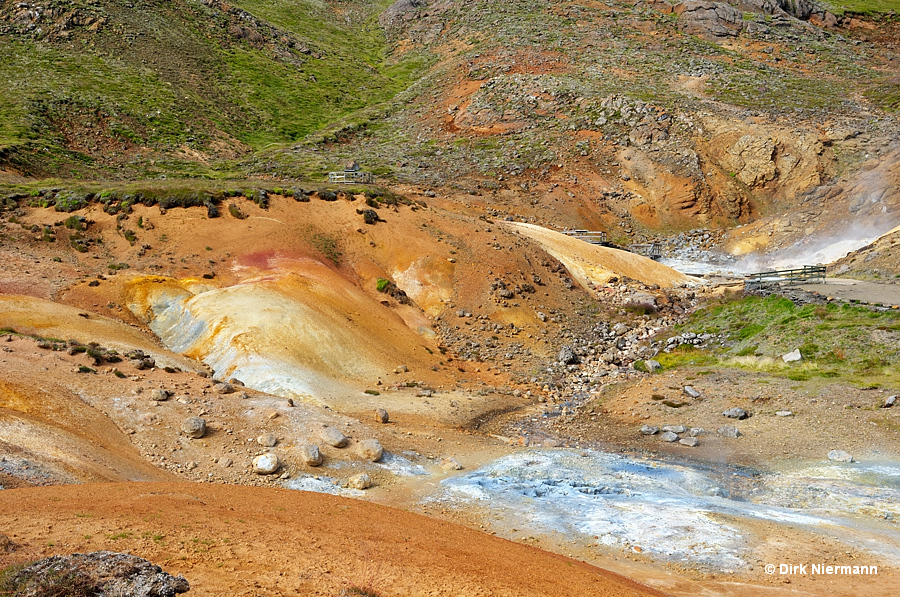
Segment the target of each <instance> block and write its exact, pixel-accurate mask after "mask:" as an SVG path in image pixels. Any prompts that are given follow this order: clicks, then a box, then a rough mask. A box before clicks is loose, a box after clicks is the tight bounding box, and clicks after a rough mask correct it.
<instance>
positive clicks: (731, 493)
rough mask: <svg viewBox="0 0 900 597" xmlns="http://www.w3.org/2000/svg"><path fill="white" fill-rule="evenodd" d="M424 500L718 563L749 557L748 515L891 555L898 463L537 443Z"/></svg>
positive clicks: (498, 525)
mask: <svg viewBox="0 0 900 597" xmlns="http://www.w3.org/2000/svg"><path fill="white" fill-rule="evenodd" d="M430 501H435V502H439V503H441V505H442V506H447V507H453V506H457V507H458V506H459V505H460V504H469V505H472V506H475V507H476V508H480V509H483V510H486V511H487V512H488V513H489V514H493V515H495V516H490V518H491V520H492V521H493V522H492V524H493V527H494V528H495V529H496V530H497V531H498V533H500V534H501V535H505V536H521V535H523V534H524V535H539V534H541V533H561V534H562V535H564V536H566V537H570V538H572V539H575V540H577V542H579V543H582V544H586V545H590V544H599V545H603V546H610V547H619V548H629V547H631V546H639V547H641V549H642V550H643V551H644V552H645V553H649V554H650V555H652V556H653V557H654V558H655V559H659V560H671V561H680V562H681V561H683V562H690V563H692V564H695V565H700V566H704V567H709V568H712V569H716V570H720V571H726V570H734V569H741V568H745V567H747V566H748V565H750V564H751V563H752V560H753V558H752V550H753V547H754V544H753V542H754V538H753V537H754V535H755V533H753V532H748V531H750V528H749V525H751V524H752V523H753V522H754V521H768V522H774V523H777V524H781V525H785V526H789V527H791V528H794V529H797V528H800V529H803V530H806V531H809V532H812V533H816V534H822V535H828V536H831V537H832V538H834V539H838V540H840V541H841V542H843V543H846V544H847V545H852V546H855V547H857V548H863V549H866V550H868V551H870V552H872V553H874V554H877V555H879V556H881V557H883V558H885V559H887V560H889V561H891V562H892V563H900V529H898V525H897V522H898V521H900V463H877V464H866V463H855V464H838V463H830V462H828V463H819V464H814V465H804V466H800V467H798V468H796V469H794V470H790V471H785V472H781V473H759V472H756V471H747V470H741V469H737V468H733V467H728V466H724V467H722V468H720V469H712V468H708V467H703V466H702V465H697V464H689V463H684V464H676V463H672V462H668V461H662V460H644V459H635V458H628V457H624V456H619V455H614V454H608V453H603V452H575V451H571V450H540V451H529V452H521V453H517V454H514V455H511V456H507V457H504V458H501V459H499V460H496V461H494V462H492V463H489V464H487V465H485V466H484V467H482V468H480V469H479V470H476V471H473V472H469V473H466V474H463V475H461V476H457V477H453V478H450V479H447V480H445V481H444V482H443V483H442V489H441V490H440V491H439V492H438V493H437V494H436V495H434V496H433V497H432V498H430ZM513 530H516V532H515V533H513ZM594 537H599V539H594Z"/></svg>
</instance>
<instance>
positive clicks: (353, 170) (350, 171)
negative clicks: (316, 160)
mask: <svg viewBox="0 0 900 597" xmlns="http://www.w3.org/2000/svg"><path fill="white" fill-rule="evenodd" d="M328 182H330V183H351V184H352V183H363V184H374V182H375V175H374V174H372V173H371V172H363V171H362V170H361V169H360V167H359V164H358V163H357V162H356V161H355V160H354V161H352V162H350V163H348V164H347V165H346V166H344V171H343V172H329V173H328Z"/></svg>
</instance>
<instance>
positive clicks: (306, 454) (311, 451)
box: [300, 444, 323, 466]
mask: <svg viewBox="0 0 900 597" xmlns="http://www.w3.org/2000/svg"><path fill="white" fill-rule="evenodd" d="M300 459H301V460H302V461H303V464H305V465H306V466H319V465H320V464H322V461H323V458H322V453H321V452H320V451H319V446H317V445H316V444H305V445H303V446H301V447H300Z"/></svg>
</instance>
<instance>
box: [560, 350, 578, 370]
mask: <svg viewBox="0 0 900 597" xmlns="http://www.w3.org/2000/svg"><path fill="white" fill-rule="evenodd" d="M557 360H558V361H559V362H560V363H562V364H563V365H574V364H575V363H577V362H578V355H576V354H575V351H574V350H573V349H572V347H571V346H563V347H562V349H561V350H560V351H559V356H558V357H557Z"/></svg>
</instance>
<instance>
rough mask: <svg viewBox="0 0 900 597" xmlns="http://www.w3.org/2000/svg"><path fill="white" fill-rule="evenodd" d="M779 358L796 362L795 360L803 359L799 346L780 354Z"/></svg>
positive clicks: (787, 361) (788, 361)
mask: <svg viewBox="0 0 900 597" xmlns="http://www.w3.org/2000/svg"><path fill="white" fill-rule="evenodd" d="M781 360H782V361H784V362H785V363H796V362H797V361H802V360H803V355H802V354H800V349H799V348H795V349H794V350H792V351H791V352H789V353H787V354H784V355H781Z"/></svg>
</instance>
